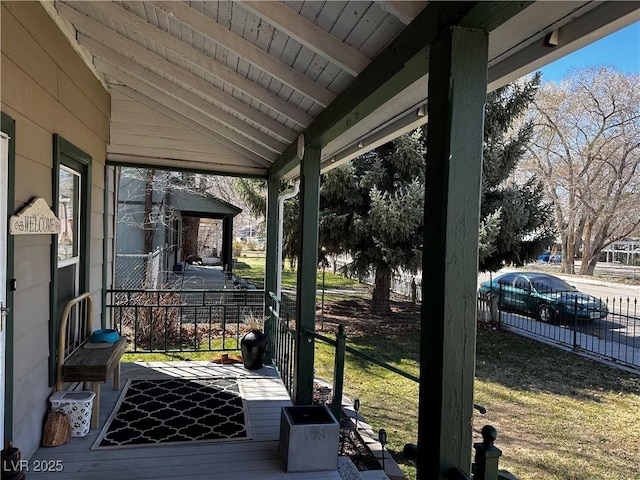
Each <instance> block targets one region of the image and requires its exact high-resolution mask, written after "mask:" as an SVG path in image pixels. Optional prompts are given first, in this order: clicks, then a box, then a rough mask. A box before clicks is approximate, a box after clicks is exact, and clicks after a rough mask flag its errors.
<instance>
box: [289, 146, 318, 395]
mask: <svg viewBox="0 0 640 480" xmlns="http://www.w3.org/2000/svg"><path fill="white" fill-rule="evenodd" d="M299 198H300V223H299V225H300V227H299V231H300V247H299V249H298V279H297V295H296V321H297V330H298V331H299V332H300V331H302V329H303V328H307V329H309V330H311V331H315V318H316V272H317V266H318V219H319V207H320V149H319V148H308V147H307V148H306V149H305V152H304V156H303V158H302V161H301V162H300V197H299ZM313 349H314V342H313V338H312V337H308V336H307V335H305V334H304V333H302V334H301V335H300V338H299V341H298V351H297V358H296V371H295V387H294V389H295V398H294V403H296V404H299V405H311V403H312V401H313V359H314V350H313Z"/></svg>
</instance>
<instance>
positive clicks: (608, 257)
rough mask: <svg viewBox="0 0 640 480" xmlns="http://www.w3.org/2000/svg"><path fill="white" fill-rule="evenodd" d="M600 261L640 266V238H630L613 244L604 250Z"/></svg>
mask: <svg viewBox="0 0 640 480" xmlns="http://www.w3.org/2000/svg"><path fill="white" fill-rule="evenodd" d="M600 259H601V260H602V261H604V262H614V263H621V264H624V265H633V266H640V238H628V239H625V240H619V241H617V242H613V243H612V244H611V245H609V246H608V247H605V248H603V249H602V252H600Z"/></svg>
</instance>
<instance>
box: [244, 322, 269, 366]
mask: <svg viewBox="0 0 640 480" xmlns="http://www.w3.org/2000/svg"><path fill="white" fill-rule="evenodd" d="M240 351H241V352H242V363H243V364H244V368H246V369H247V370H258V369H259V368H262V366H263V365H264V356H265V354H266V351H267V336H266V335H265V334H264V333H263V332H261V331H260V330H251V331H250V332H247V333H245V335H244V336H243V337H242V339H241V340H240Z"/></svg>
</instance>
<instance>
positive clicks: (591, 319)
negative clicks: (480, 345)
mask: <svg viewBox="0 0 640 480" xmlns="http://www.w3.org/2000/svg"><path fill="white" fill-rule="evenodd" d="M517 287H518V285H499V284H495V283H494V288H493V289H487V288H486V285H485V287H484V288H483V287H481V288H480V291H479V296H478V318H479V320H480V321H488V322H490V321H493V322H496V323H498V324H499V325H500V326H502V327H506V328H509V329H512V330H513V331H516V332H518V333H521V334H525V335H528V336H530V337H533V338H537V339H541V340H544V341H548V342H550V343H553V344H559V345H563V346H566V347H569V348H571V349H573V350H574V351H580V352H582V353H588V354H591V355H594V356H596V357H599V358H602V359H605V360H608V361H611V362H614V363H617V364H620V365H623V366H625V367H630V368H632V369H636V370H637V369H640V310H639V307H638V299H637V298H622V297H612V298H602V299H600V298H594V297H591V296H587V295H585V294H581V293H580V292H575V291H557V290H546V289H544V288H541V287H540V286H537V285H531V286H530V287H529V288H517Z"/></svg>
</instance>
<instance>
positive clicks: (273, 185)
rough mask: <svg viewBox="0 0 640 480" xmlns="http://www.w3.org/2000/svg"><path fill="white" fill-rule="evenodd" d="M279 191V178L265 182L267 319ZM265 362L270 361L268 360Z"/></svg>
mask: <svg viewBox="0 0 640 480" xmlns="http://www.w3.org/2000/svg"><path fill="white" fill-rule="evenodd" d="M279 191H280V178H277V177H273V178H270V179H269V180H268V181H267V245H266V258H265V265H264V267H265V270H264V315H265V317H268V315H269V313H270V312H269V306H270V305H271V303H272V300H271V297H270V296H269V292H275V291H276V278H277V271H278V268H280V259H279V258H278V193H279ZM264 329H265V333H268V332H269V329H270V322H269V319H267V320H266V322H265V326H264ZM268 356H269V352H268V351H267V358H266V359H265V360H266V361H267V362H270V361H271V359H270V358H268Z"/></svg>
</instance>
